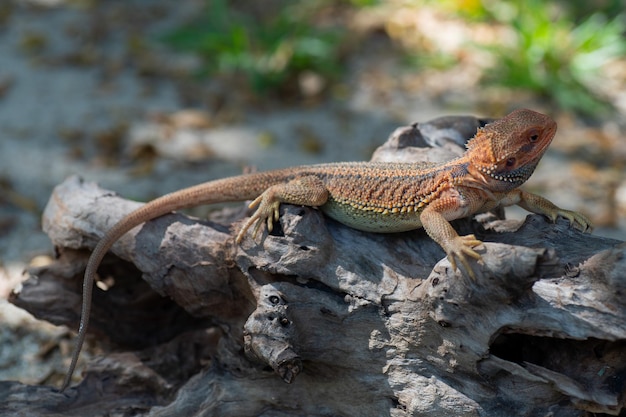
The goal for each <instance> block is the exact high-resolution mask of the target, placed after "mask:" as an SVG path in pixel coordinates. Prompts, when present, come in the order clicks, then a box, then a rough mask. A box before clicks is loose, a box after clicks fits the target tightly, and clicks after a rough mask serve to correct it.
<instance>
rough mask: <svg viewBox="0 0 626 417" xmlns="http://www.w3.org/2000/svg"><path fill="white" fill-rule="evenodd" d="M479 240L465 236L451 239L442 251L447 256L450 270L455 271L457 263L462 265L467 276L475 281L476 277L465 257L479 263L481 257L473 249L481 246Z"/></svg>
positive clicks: (472, 236)
mask: <svg viewBox="0 0 626 417" xmlns="http://www.w3.org/2000/svg"><path fill="white" fill-rule="evenodd" d="M482 243H483V242H481V241H480V240H478V239H476V236H474V235H466V236H456V237H455V238H454V239H452V240H451V241H450V242H448V244H446V245H445V246H444V248H443V249H444V250H445V251H446V254H447V255H448V260H449V261H450V265H452V269H453V270H456V269H457V261H458V262H460V263H461V265H463V268H464V269H465V270H466V271H467V274H468V275H469V277H470V278H472V279H475V278H476V276H475V274H474V271H473V270H472V268H471V267H470V264H469V262H468V260H467V256H469V257H471V258H474V259H476V260H477V261H480V260H481V259H482V257H481V256H480V254H479V253H478V252H476V251H475V250H474V249H473V248H474V247H475V246H478V245H480V244H482Z"/></svg>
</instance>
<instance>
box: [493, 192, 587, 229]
mask: <svg viewBox="0 0 626 417" xmlns="http://www.w3.org/2000/svg"><path fill="white" fill-rule="evenodd" d="M500 204H502V205H505V206H507V205H513V204H517V205H518V206H520V207H522V208H523V209H525V210H528V211H530V212H531V213H536V214H542V215H544V216H546V217H548V218H549V219H550V220H552V221H553V222H555V221H556V219H557V218H558V217H559V216H561V217H564V218H566V219H567V220H569V221H570V225H572V226H575V227H578V228H579V229H581V230H582V231H583V232H587V231H591V230H592V229H593V225H592V224H591V221H590V220H589V219H588V218H587V217H585V216H584V215H582V214H580V213H578V212H575V211H571V210H565V209H562V208H560V207H558V206H556V205H554V204H553V203H552V202H550V201H549V200H546V199H545V198H543V197H541V196H538V195H536V194H532V193H529V192H526V191H522V190H520V189H515V190H512V191H510V192H508V193H507V194H506V196H505V197H504V198H503V199H502V200H501V201H500Z"/></svg>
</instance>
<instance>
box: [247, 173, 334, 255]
mask: <svg viewBox="0 0 626 417" xmlns="http://www.w3.org/2000/svg"><path fill="white" fill-rule="evenodd" d="M327 200H328V190H327V189H326V186H325V185H324V182H323V181H322V180H321V179H320V178H318V177H316V176H315V175H309V176H304V177H299V178H295V179H293V180H291V181H289V182H285V183H282V184H276V185H272V186H271V187H269V188H268V189H266V190H265V191H264V192H263V193H262V194H261V195H260V196H258V197H257V198H256V199H255V200H254V201H253V202H252V203H250V206H249V207H250V208H254V207H257V206H258V208H257V209H256V211H255V212H254V214H253V215H252V217H250V218H249V219H248V220H247V221H246V222H245V223H244V225H243V226H242V228H241V230H240V231H239V233H238V234H237V238H236V239H235V241H236V242H237V243H241V241H242V240H243V237H244V236H245V234H246V232H247V231H248V229H249V228H250V227H252V226H253V225H254V230H253V231H252V238H253V239H254V238H255V237H256V235H257V234H258V233H259V230H261V227H262V226H263V224H264V223H265V224H267V231H268V232H271V231H272V229H273V228H274V222H275V221H277V220H278V217H279V211H278V210H279V208H280V204H281V203H287V204H297V205H301V206H310V207H318V206H321V205H323V204H324V203H326V201H327Z"/></svg>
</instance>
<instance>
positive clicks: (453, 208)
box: [62, 109, 591, 390]
mask: <svg viewBox="0 0 626 417" xmlns="http://www.w3.org/2000/svg"><path fill="white" fill-rule="evenodd" d="M556 129H557V126H556V122H555V121H554V120H552V119H551V118H550V117H549V116H546V115H543V114H540V113H537V112H534V111H531V110H527V109H522V110H517V111H514V112H512V113H511V114H509V115H508V116H506V117H504V118H502V119H500V120H497V121H495V122H493V123H490V124H488V125H486V126H485V127H483V128H481V129H479V130H478V132H477V133H476V135H475V136H474V138H472V139H471V140H470V141H469V142H468V143H467V150H466V152H465V153H464V154H463V155H462V156H460V157H459V158H457V159H454V160H451V161H449V162H445V163H400V162H342V163H329V164H320V165H309V166H300V167H294V168H286V169H278V170H273V171H268V172H260V173H253V174H246V175H240V176H235V177H231V178H224V179H219V180H215V181H210V182H206V183H203V184H199V185H196V186H192V187H189V188H185V189H182V190H179V191H176V192H173V193H171V194H167V195H164V196H162V197H159V198H157V199H155V200H152V201H150V202H149V203H147V204H145V205H144V206H142V207H140V208H138V209H136V210H135V211H133V212H131V213H129V214H128V215H127V216H126V217H124V218H123V219H122V220H120V221H119V222H118V223H117V224H115V225H114V226H113V227H112V228H111V229H110V230H109V231H107V232H106V234H105V235H104V236H103V237H102V239H101V240H100V241H99V242H98V244H97V245H96V247H95V249H94V251H93V252H92V254H91V256H90V258H89V261H88V264H87V268H86V271H85V275H84V282H83V303H82V314H81V321H80V327H79V330H78V336H77V340H76V346H75V350H74V352H73V356H72V362H71V365H70V367H69V370H68V372H67V375H66V377H65V380H64V383H63V387H62V390H64V389H65V388H66V387H67V386H68V384H69V383H70V380H71V376H72V374H73V372H74V369H75V367H76V363H77V360H78V356H79V354H80V350H81V348H82V345H83V342H84V340H85V336H86V332H87V325H88V323H89V315H90V309H91V307H90V304H91V296H92V289H93V284H94V279H95V276H96V272H97V269H98V266H99V264H100V262H101V261H102V259H103V258H104V255H105V254H106V253H107V251H108V250H109V249H110V247H111V246H112V245H113V244H114V243H115V242H116V241H117V240H118V239H119V238H120V237H122V236H123V235H124V234H125V233H126V232H128V231H130V230H131V229H133V228H134V227H136V226H139V225H140V224H142V223H144V222H146V221H149V220H151V219H154V218H156V217H159V216H163V215H165V214H167V213H170V212H172V211H175V210H180V209H183V208H189V207H193V206H198V205H205V204H214V203H221V202H231V201H245V200H253V201H252V203H251V204H250V208H256V211H255V212H254V214H253V215H252V216H251V217H250V218H249V219H248V220H247V221H246V222H245V223H244V224H243V227H241V229H240V231H239V233H238V235H237V237H236V239H235V240H236V242H237V243H240V242H241V241H242V240H243V239H244V238H245V237H246V232H247V231H248V230H249V229H250V228H253V229H252V238H253V239H254V238H256V236H257V234H258V232H259V231H260V230H261V229H262V227H263V225H266V227H267V230H268V231H270V232H271V231H272V227H273V224H274V222H275V221H277V220H278V218H279V207H280V205H281V204H296V205H303V206H313V207H319V209H320V210H321V211H322V212H323V213H324V214H326V215H327V216H329V217H331V218H333V219H335V220H337V221H339V222H341V223H343V224H345V225H347V226H350V227H352V228H355V229H359V230H363V231H368V232H378V233H390V232H402V231H407V230H413V229H418V228H424V230H425V231H426V233H427V234H428V235H429V236H430V237H431V238H432V239H433V240H435V241H436V242H437V243H438V244H439V245H441V247H442V248H443V250H444V251H445V253H446V254H447V257H448V260H449V261H450V264H451V266H452V268H453V269H456V268H457V262H458V263H460V264H461V265H462V266H463V267H464V269H465V270H466V271H467V273H468V275H470V276H473V272H472V269H471V268H470V263H469V259H468V258H471V259H475V260H477V261H478V260H480V259H481V256H480V254H479V253H478V252H476V250H475V249H474V248H475V247H476V246H477V245H480V244H481V241H480V240H478V239H477V238H476V237H475V236H474V235H467V236H459V235H458V234H457V232H456V231H455V230H454V229H453V228H452V226H451V225H450V223H449V222H450V221H451V220H454V219H459V218H462V217H467V216H471V215H473V214H476V213H482V212H485V211H489V210H492V209H494V208H497V207H501V206H510V205H514V204H516V205H518V206H521V207H522V208H524V209H526V210H528V211H530V212H533V213H538V214H542V215H545V216H547V217H548V218H550V219H551V220H552V221H555V220H556V219H557V217H559V216H562V217H564V218H566V219H568V220H569V221H570V223H571V224H572V225H574V226H576V227H578V228H580V229H582V230H583V231H587V230H590V229H591V222H590V221H589V220H588V219H587V218H586V217H585V216H583V215H582V214H579V213H576V212H573V211H570V210H564V209H561V208H559V207H557V206H555V205H554V204H552V203H551V202H550V201H548V200H546V199H545V198H543V197H540V196H538V195H535V194H531V193H529V192H526V191H522V190H520V189H519V188H518V187H519V186H520V185H522V184H523V183H524V182H525V181H526V180H527V179H528V178H529V177H530V176H531V174H532V173H533V171H534V170H535V167H536V166H537V163H538V162H539V160H540V159H541V157H542V156H543V154H544V153H545V151H546V149H547V148H548V145H550V142H551V141H552V138H553V137H554V135H555V133H556Z"/></svg>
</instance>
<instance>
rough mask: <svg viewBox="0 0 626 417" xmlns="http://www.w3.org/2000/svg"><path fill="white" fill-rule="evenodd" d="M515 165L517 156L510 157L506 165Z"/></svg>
mask: <svg viewBox="0 0 626 417" xmlns="http://www.w3.org/2000/svg"><path fill="white" fill-rule="evenodd" d="M513 165H515V158H509V159H507V160H506V166H508V167H512V166H513Z"/></svg>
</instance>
